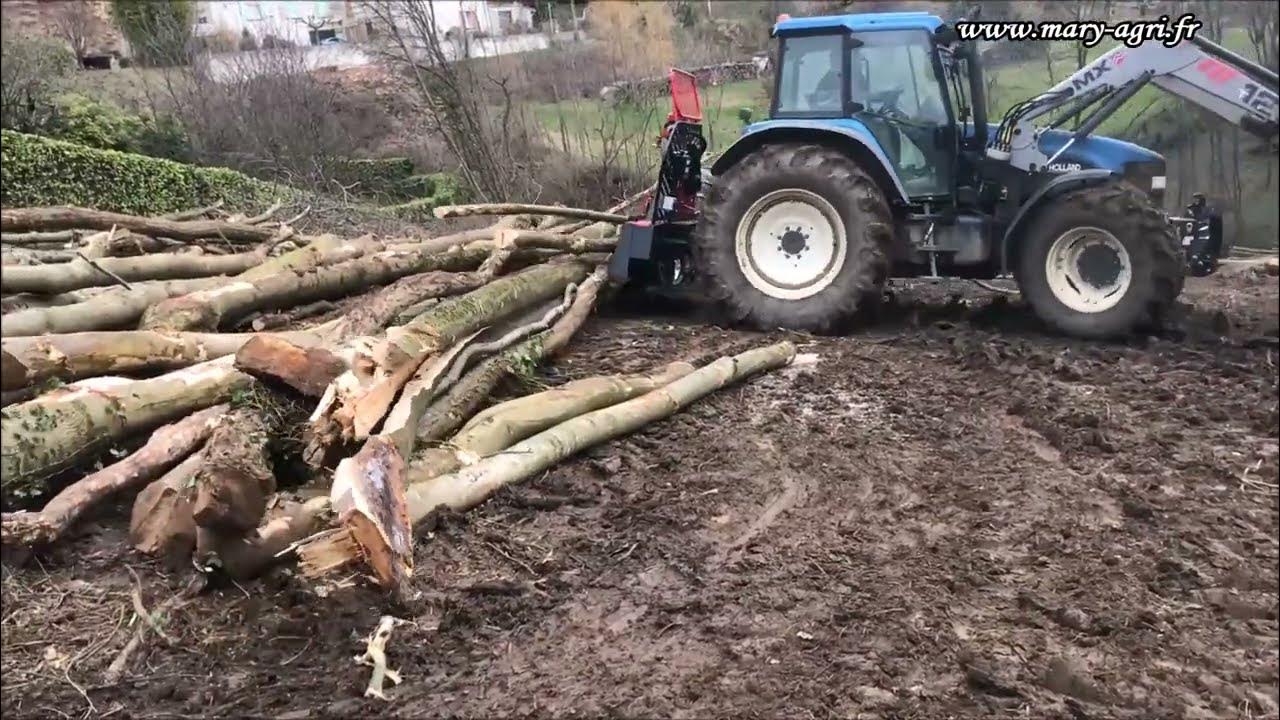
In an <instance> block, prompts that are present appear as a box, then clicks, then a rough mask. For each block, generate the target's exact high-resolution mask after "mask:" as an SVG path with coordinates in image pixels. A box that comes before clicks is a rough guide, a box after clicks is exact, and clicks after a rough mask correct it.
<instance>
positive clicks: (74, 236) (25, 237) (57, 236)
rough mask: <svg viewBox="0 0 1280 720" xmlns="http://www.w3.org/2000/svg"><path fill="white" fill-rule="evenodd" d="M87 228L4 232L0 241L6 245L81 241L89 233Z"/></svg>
mask: <svg viewBox="0 0 1280 720" xmlns="http://www.w3.org/2000/svg"><path fill="white" fill-rule="evenodd" d="M88 234H89V232H88V231H87V230H57V231H55V232H26V233H8V232H7V233H4V234H2V235H0V243H4V244H5V245H48V244H51V243H57V244H60V245H61V244H65V243H74V242H79V240H80V238H82V237H84V236H85V235H88Z"/></svg>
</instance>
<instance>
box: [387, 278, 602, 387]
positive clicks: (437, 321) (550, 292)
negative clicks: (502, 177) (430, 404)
mask: <svg viewBox="0 0 1280 720" xmlns="http://www.w3.org/2000/svg"><path fill="white" fill-rule="evenodd" d="M587 272H588V271H587V268H586V267H584V266H583V265H581V264H579V263H574V262H566V263H558V264H546V265H535V266H534V267H531V268H529V269H527V270H524V271H523V272H520V273H517V274H515V275H508V276H505V277H501V278H498V279H497V280H494V281H493V282H491V283H488V284H486V285H485V286H484V287H482V288H480V289H479V290H476V291H473V292H471V293H468V294H466V295H463V296H461V297H458V298H454V299H452V300H450V301H448V302H444V303H441V304H440V305H438V306H437V307H435V308H432V309H431V310H430V311H428V312H427V313H426V314H425V315H422V316H420V317H419V318H417V319H415V320H413V321H411V322H409V323H407V324H405V325H402V326H399V327H394V328H391V329H390V330H388V331H387V336H386V339H385V340H383V341H382V342H381V343H379V344H378V345H377V346H376V347H375V348H374V351H373V357H372V360H373V362H374V363H375V364H376V366H377V367H378V368H379V370H380V371H381V372H384V373H390V372H393V371H394V370H395V369H397V368H399V367H400V366H402V365H404V364H405V363H407V362H411V361H413V360H415V359H420V358H423V357H426V356H427V355H429V354H431V353H434V352H438V351H439V350H440V349H441V348H444V347H448V346H449V345H450V344H452V342H453V341H455V340H456V339H457V338H458V337H459V336H460V335H462V334H463V333H465V332H468V331H469V330H473V329H475V328H477V327H479V326H481V325H492V324H493V323H496V322H501V321H502V320H506V319H508V318H511V317H513V316H514V315H516V314H517V313H519V312H521V311H522V310H525V309H528V308H530V307H533V306H536V305H538V304H539V303H544V302H547V301H549V300H551V299H552V298H555V297H559V296H560V295H561V293H563V292H564V289H565V287H566V286H568V285H569V283H580V282H582V280H583V279H584V278H585V277H586V276H587Z"/></svg>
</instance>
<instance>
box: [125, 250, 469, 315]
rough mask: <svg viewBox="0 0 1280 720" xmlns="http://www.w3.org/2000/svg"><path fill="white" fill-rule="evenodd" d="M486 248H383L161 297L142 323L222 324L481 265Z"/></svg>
mask: <svg viewBox="0 0 1280 720" xmlns="http://www.w3.org/2000/svg"><path fill="white" fill-rule="evenodd" d="M486 252H487V251H486V249H485V248H483V247H476V248H459V249H457V250H452V251H450V252H447V253H441V254H438V255H426V254H422V253H396V252H381V253H377V254H374V255H370V256H368V257H363V258H359V259H356V260H348V261H346V262H343V263H338V264H337V265H331V266H328V267H319V268H315V269H313V270H309V271H307V272H305V273H301V274H293V273H280V274H276V275H271V276H269V277H265V278H261V279H258V280H256V281H253V282H243V281H238V282H232V283H229V284H227V285H223V286H222V287H218V288H214V289H211V290H206V291H201V292H196V293H191V294H190V295H186V296H184V297H176V298H172V299H170V300H166V301H163V302H161V303H158V304H156V305H154V306H152V307H151V308H149V309H148V310H147V311H146V314H145V315H144V317H143V321H142V325H143V327H144V328H146V329H151V330H216V329H217V328H218V326H220V325H222V324H223V323H224V322H231V321H233V320H235V319H237V318H239V317H241V316H243V315H245V314H247V313H249V312H251V311H253V310H275V309H278V308H284V307H290V306H293V305H300V304H303V303H308V302H314V301H316V300H328V299H332V298H337V297H342V296H344V295H349V294H351V293H352V292H355V291H357V290H360V289H362V288H367V287H370V286H373V285H383V284H386V283H388V282H391V281H392V280H396V279H399V278H402V277H404V276H405V275H412V274H414V273H420V272H426V271H428V270H465V269H467V268H469V267H475V265H477V264H479V263H480V262H481V261H482V260H483V259H484V256H485V255H486Z"/></svg>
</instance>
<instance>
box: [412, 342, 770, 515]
mask: <svg viewBox="0 0 1280 720" xmlns="http://www.w3.org/2000/svg"><path fill="white" fill-rule="evenodd" d="M793 357H795V346H794V345H792V344H791V343H789V342H781V343H778V344H776V345H770V346H767V347H763V348H757V349H754V350H748V351H746V352H744V353H742V354H739V355H736V356H732V357H722V358H720V359H719V360H716V361H715V362H713V363H711V364H710V365H706V366H704V367H702V368H700V369H698V370H696V371H693V372H688V371H687V370H684V371H683V372H681V375H682V376H681V377H679V378H678V379H675V380H673V381H672V382H671V383H669V384H667V385H665V386H661V387H658V388H657V389H654V390H652V391H650V392H648V393H645V394H644V395H641V396H640V397H636V398H634V399H631V400H626V401H624V402H621V403H619V404H617V405H613V406H609V407H604V408H601V409H598V410H592V411H590V412H587V413H584V414H581V415H578V416H576V417H573V418H572V419H569V420H565V421H563V422H561V423H559V424H558V425H556V426H554V427H552V428H550V429H548V430H544V431H542V432H540V433H538V434H536V435H533V436H531V437H529V438H527V439H525V440H523V441H521V442H518V443H516V444H514V445H510V446H508V447H506V448H503V450H504V451H503V452H501V453H497V454H493V455H490V456H488V457H484V458H478V459H475V461H474V462H473V463H472V464H470V465H467V466H466V467H464V468H463V469H461V470H459V471H457V472H455V473H450V474H446V475H439V476H430V475H428V474H427V473H430V472H432V471H433V468H432V467H431V466H430V465H429V464H423V465H418V466H415V467H413V468H411V469H410V472H409V476H408V477H409V487H408V490H407V491H406V496H405V497H406V502H407V504H408V507H409V517H410V520H411V521H413V522H417V521H420V520H422V519H423V518H425V517H426V516H427V514H428V513H430V512H431V511H432V510H435V509H436V508H438V507H442V506H443V507H448V508H450V509H452V510H456V511H463V510H467V509H470V508H472V507H474V506H476V505H478V504H479V503H480V502H482V501H483V500H484V499H485V498H487V497H488V496H489V495H491V494H492V493H493V492H494V491H496V490H497V489H498V488H500V487H502V486H503V485H506V484H509V483H513V482H518V481H520V480H523V479H525V478H528V477H531V476H533V475H536V474H537V473H540V472H542V471H543V470H546V469H547V468H549V467H551V466H552V465H555V464H556V463H558V462H560V461H562V460H564V459H565V458H568V457H570V456H572V455H574V454H576V453H578V452H581V451H582V450H584V449H586V448H588V447H591V446H592V445H596V444H599V443H602V442H605V441H608V440H612V439H613V438H616V437H620V436H622V435H626V434H629V433H632V432H635V431H636V430H638V429H640V428H641V427H643V426H645V425H647V424H649V423H651V422H654V421H656V420H660V419H662V418H665V417H669V416H670V415H672V414H674V413H676V412H677V411H679V410H681V409H683V408H684V407H687V406H688V405H690V404H691V403H693V402H694V401H696V400H699V399H701V398H702V397H704V396H706V395H708V394H710V393H712V392H714V391H716V390H719V389H721V388H723V387H725V386H727V385H730V384H732V383H735V382H738V381H740V380H743V379H744V378H747V377H750V376H752V375H755V374H757V373H760V372H764V371H767V370H771V369H774V368H778V367H782V366H784V365H786V364H788V363H790V362H791V359H792V358H793ZM672 372H678V371H676V370H674V369H673V370H672ZM578 402H582V401H581V400H578ZM525 409H526V410H527V408H525ZM562 409H563V408H562ZM490 417H491V418H492V417H494V416H490ZM497 417H501V416H500V415H499V416H497ZM515 417H516V418H520V416H519V415H518V414H517V415H515ZM518 422H523V423H530V422H531V420H530V419H529V418H528V417H527V416H526V417H524V418H523V419H520V420H518ZM533 422H535V423H536V420H535V421H533ZM472 430H474V431H476V432H477V433H479V434H480V436H481V437H483V435H484V433H486V432H488V431H487V430H484V429H482V428H481V426H472ZM491 442H500V435H499V436H496V437H494V438H493V439H492V440H491ZM416 471H420V472H416Z"/></svg>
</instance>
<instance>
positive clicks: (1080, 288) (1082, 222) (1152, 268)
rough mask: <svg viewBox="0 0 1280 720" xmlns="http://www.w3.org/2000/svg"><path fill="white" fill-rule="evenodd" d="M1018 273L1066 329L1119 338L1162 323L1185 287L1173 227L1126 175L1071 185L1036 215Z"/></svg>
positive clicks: (1026, 293) (1046, 315)
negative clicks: (1070, 187) (1126, 180)
mask: <svg viewBox="0 0 1280 720" xmlns="http://www.w3.org/2000/svg"><path fill="white" fill-rule="evenodd" d="M1026 228H1027V229H1026V230H1025V232H1024V233H1023V234H1022V237H1021V238H1020V240H1019V242H1020V248H1019V249H1018V262H1017V266H1016V268H1015V274H1016V276H1017V279H1018V285H1019V286H1020V288H1021V292H1022V295H1023V297H1025V298H1026V299H1027V302H1028V303H1030V304H1031V307H1032V308H1033V309H1034V310H1035V311H1036V314H1037V315H1039V316H1040V318H1041V319H1042V320H1044V321H1045V322H1046V323H1048V324H1049V325H1050V326H1051V327H1053V328H1054V329H1055V330H1057V331H1058V332H1061V333H1064V334H1067V335H1074V336H1076V337H1082V338H1089V339H1104V338H1115V337H1121V336H1124V335H1128V334H1130V333H1132V332H1134V331H1136V330H1141V329H1144V328H1155V327H1158V326H1159V324H1160V322H1161V321H1162V319H1163V318H1164V316H1165V315H1166V313H1167V311H1168V310H1169V308H1170V306H1172V305H1173V302H1174V300H1175V299H1176V298H1177V297H1178V295H1179V294H1180V293H1181V292H1182V284H1183V280H1184V278H1183V268H1182V265H1183V263H1182V253H1181V248H1179V246H1178V239H1177V236H1176V234H1175V233H1174V231H1173V228H1172V227H1171V226H1170V225H1169V223H1168V222H1166V221H1165V218H1164V215H1163V214H1161V212H1160V211H1159V210H1158V209H1156V207H1155V206H1154V205H1152V204H1151V201H1150V200H1149V199H1148V198H1147V196H1146V195H1144V194H1143V193H1142V192H1140V191H1139V190H1137V189H1136V188H1134V187H1133V186H1131V185H1129V184H1127V183H1124V182H1122V181H1110V182H1107V183H1104V184H1102V185H1094V186H1089V187H1083V188H1079V189H1076V190H1069V191H1067V192H1065V193H1063V194H1062V195H1059V196H1057V197H1055V198H1053V199H1051V200H1050V201H1049V204H1048V205H1047V206H1045V207H1044V208H1041V209H1039V210H1037V211H1036V213H1035V215H1034V216H1033V217H1031V218H1028V221H1027V225H1026Z"/></svg>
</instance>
